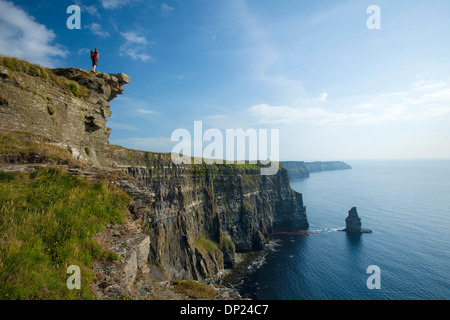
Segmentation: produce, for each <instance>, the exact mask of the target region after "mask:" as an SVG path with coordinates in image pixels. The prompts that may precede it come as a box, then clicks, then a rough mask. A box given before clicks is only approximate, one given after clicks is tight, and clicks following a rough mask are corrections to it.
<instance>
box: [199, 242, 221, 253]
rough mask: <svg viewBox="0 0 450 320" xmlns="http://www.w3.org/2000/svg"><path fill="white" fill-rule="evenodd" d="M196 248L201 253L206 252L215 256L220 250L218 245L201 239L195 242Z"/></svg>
mask: <svg viewBox="0 0 450 320" xmlns="http://www.w3.org/2000/svg"><path fill="white" fill-rule="evenodd" d="M195 247H196V248H197V249H200V250H201V251H203V250H206V251H207V252H208V253H209V254H214V252H215V251H218V250H219V245H218V244H217V243H215V242H214V241H212V240H210V239H206V238H199V239H198V240H197V241H196V242H195Z"/></svg>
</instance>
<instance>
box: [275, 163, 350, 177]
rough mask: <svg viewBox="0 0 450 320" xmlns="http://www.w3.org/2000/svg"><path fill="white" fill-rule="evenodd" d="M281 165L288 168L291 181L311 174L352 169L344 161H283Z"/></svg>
mask: <svg viewBox="0 0 450 320" xmlns="http://www.w3.org/2000/svg"><path fill="white" fill-rule="evenodd" d="M281 164H282V166H283V167H284V168H286V170H287V171H288V174H289V178H291V179H300V178H308V177H309V174H310V173H311V172H321V171H332V170H349V169H352V167H351V166H350V165H348V164H347V163H345V162H343V161H326V162H322V161H315V162H305V161H282V162H281Z"/></svg>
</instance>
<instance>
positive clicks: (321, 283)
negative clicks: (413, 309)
mask: <svg viewBox="0 0 450 320" xmlns="http://www.w3.org/2000/svg"><path fill="white" fill-rule="evenodd" d="M347 162H348V163H349V164H350V165H351V166H352V167H353V169H351V170H344V171H327V172H320V173H312V174H311V176H310V177H309V178H305V179H300V180H292V181H291V182H290V183H291V187H292V188H293V189H294V190H296V191H298V192H301V193H302V194H303V200H304V204H305V205H306V212H307V216H308V220H309V223H310V229H309V230H310V231H313V234H312V235H310V236H300V235H283V236H279V237H278V238H277V239H276V240H277V241H275V243H274V242H272V246H271V248H270V249H269V250H268V251H267V254H266V255H265V257H264V259H263V261H262V263H260V265H259V267H258V268H252V270H251V271H249V273H248V274H247V276H246V277H245V278H244V280H243V282H242V283H241V286H240V291H241V293H242V294H243V295H244V296H246V297H249V298H252V299H256V300H259V299H260V300H303V299H308V300H373V299H388V300H419V299H420V300H424V299H425V300H431V299H438V300H443V299H445V300H447V299H449V298H450V160H404V161H403V160H395V161H393V160H390V161H382V160H377V161H362V160H359V161H347ZM352 207H357V210H358V214H359V216H360V218H361V220H362V227H363V228H367V229H371V230H372V231H373V233H365V234H360V235H350V234H347V233H346V232H342V231H338V230H339V229H342V228H343V227H345V218H346V217H347V215H348V211H349V210H350V209H351V208H352ZM369 266H377V267H379V270H380V273H379V274H378V275H379V279H378V280H379V284H380V288H379V289H370V288H369V287H370V286H368V285H367V284H368V279H369V277H371V276H372V273H371V272H368V267H369ZM369 271H370V270H369Z"/></svg>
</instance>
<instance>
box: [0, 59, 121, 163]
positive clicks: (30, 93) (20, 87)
mask: <svg viewBox="0 0 450 320" xmlns="http://www.w3.org/2000/svg"><path fill="white" fill-rule="evenodd" d="M16 63H17V64H19V63H22V64H24V65H25V64H26V63H25V62H21V61H18V62H16ZM25 66H28V65H25ZM9 67H10V68H7V67H5V66H0V68H1V69H0V81H1V95H2V101H3V102H2V103H1V104H0V118H1V121H0V129H5V130H23V131H29V132H34V133H38V134H41V135H43V136H46V137H48V138H50V139H51V140H52V141H53V142H54V143H56V144H59V145H60V146H63V147H65V148H67V149H69V151H70V152H71V153H72V155H73V157H74V158H77V159H80V160H83V161H85V162H87V163H89V164H92V165H95V166H97V167H103V166H107V165H108V163H107V161H106V160H107V159H105V158H104V156H103V155H104V154H105V153H106V151H107V149H108V138H109V135H110V131H111V130H110V129H109V128H107V127H106V123H107V120H106V118H107V117H109V116H110V115H111V111H110V106H109V104H108V102H109V101H111V100H112V99H114V97H116V95H117V94H120V93H122V91H123V85H124V84H126V83H128V82H129V81H130V79H129V78H128V77H127V76H125V75H123V74H111V75H109V74H104V73H96V74H94V73H91V72H89V71H85V70H81V69H55V70H53V71H46V70H45V69H44V68H41V69H39V68H35V69H33V67H29V66H28V67H29V69H27V70H26V71H28V72H23V71H15V69H19V68H21V69H23V68H24V66H21V65H13V66H9ZM75 80H76V81H75Z"/></svg>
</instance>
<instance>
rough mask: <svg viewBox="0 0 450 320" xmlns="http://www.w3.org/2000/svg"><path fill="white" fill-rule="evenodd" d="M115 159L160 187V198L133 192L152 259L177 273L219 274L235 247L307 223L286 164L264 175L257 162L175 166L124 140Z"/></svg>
mask: <svg viewBox="0 0 450 320" xmlns="http://www.w3.org/2000/svg"><path fill="white" fill-rule="evenodd" d="M110 158H111V159H113V161H114V162H115V165H116V166H117V167H119V168H121V170H123V171H125V172H126V173H127V174H129V175H130V176H132V177H134V178H135V179H137V180H138V181H140V182H141V183H142V185H143V186H144V187H145V188H146V189H147V190H149V192H151V193H153V198H154V200H153V201H148V199H149V198H148V196H146V195H144V196H139V195H132V196H133V197H134V198H135V202H134V203H133V204H132V205H131V212H132V213H133V214H134V215H135V219H138V220H140V221H141V222H142V224H143V225H144V232H145V233H146V234H148V235H150V238H151V245H150V247H151V250H150V260H153V261H155V262H156V263H157V264H158V265H160V266H162V267H163V269H164V270H165V271H166V272H167V275H168V276H169V277H170V278H172V279H175V278H177V279H190V278H192V279H196V280H202V279H207V278H210V279H214V278H216V277H217V276H218V275H219V273H220V270H222V269H223V268H224V267H231V266H233V265H234V253H235V252H249V251H254V250H260V249H262V248H263V247H264V245H265V238H267V237H268V236H269V235H270V234H271V233H272V232H275V231H278V230H285V229H287V228H290V229H295V230H304V229H307V228H308V221H307V217H306V213H305V208H304V206H303V200H302V195H301V194H299V193H297V192H295V191H293V190H292V189H291V188H290V186H289V179H288V175H287V172H286V170H285V169H281V170H280V172H279V173H278V174H277V175H275V176H262V175H260V170H259V168H258V167H256V166H255V167H254V168H252V167H250V168H247V167H246V168H241V167H239V166H234V165H212V166H209V165H206V164H205V165H181V166H175V165H173V163H172V162H171V159H170V156H169V155H168V154H153V153H149V152H141V151H135V150H128V149H124V148H120V147H112V148H111V153H110ZM131 159H132V161H133V164H130V160H131Z"/></svg>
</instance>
